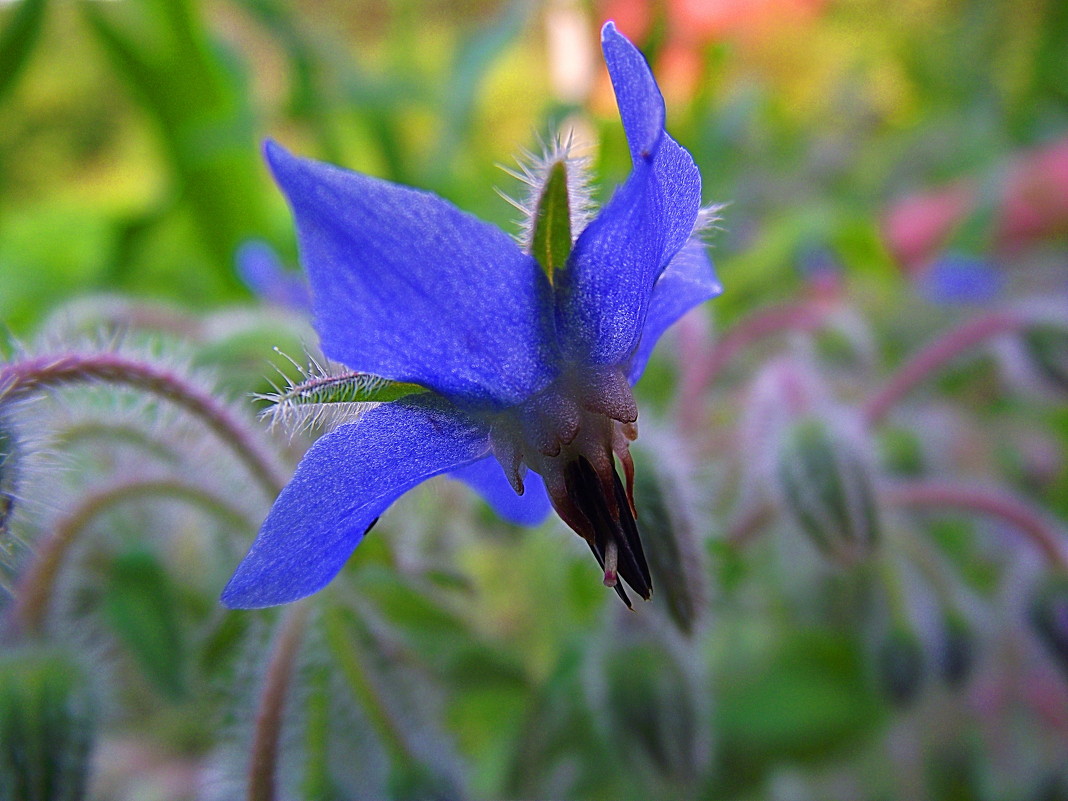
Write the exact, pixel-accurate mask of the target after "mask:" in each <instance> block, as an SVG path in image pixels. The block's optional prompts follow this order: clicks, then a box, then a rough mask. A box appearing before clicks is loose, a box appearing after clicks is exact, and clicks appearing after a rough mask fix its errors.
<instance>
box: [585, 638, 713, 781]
mask: <svg viewBox="0 0 1068 801" xmlns="http://www.w3.org/2000/svg"><path fill="white" fill-rule="evenodd" d="M605 674H606V675H605V679H606V684H607V687H606V695H605V699H604V700H605V702H606V704H607V713H608V714H607V722H608V725H609V727H610V731H611V733H612V735H613V737H615V738H617V739H618V740H619V742H618V743H617V745H618V747H619V749H620V753H622V754H626V755H634V756H638V755H641V758H642V760H643V761H644V762H645V764H646V765H647V766H648V767H649V768H651V769H652V771H653V772H655V774H657V775H658V776H660V777H662V778H665V779H669V780H671V781H672V782H675V783H687V782H691V781H694V780H695V779H696V778H697V776H698V775H699V774H700V772H701V769H702V767H703V764H704V762H705V761H706V759H707V756H708V754H707V750H708V746H707V741H708V734H707V732H705V730H704V728H703V727H704V724H703V722H702V719H701V714H700V711H701V709H702V704H701V703H700V702H699V701H698V699H697V698H696V697H695V687H694V684H693V682H692V681H691V680H690V678H689V677H688V676H687V675H686V673H685V672H684V670H683V669H682V667H681V666H680V665H679V663H678V662H677V661H676V660H675V659H673V658H672V657H671V655H670V653H669V649H666V648H665V647H664V645H663V644H662V643H657V642H654V641H652V640H651V639H650V640H645V639H644V638H643V639H642V640H641V641H638V642H632V643H630V644H628V645H627V646H624V647H620V648H617V649H614V650H613V652H612V653H611V654H610V656H609V657H608V659H607V661H606V663H605ZM628 760H629V757H628Z"/></svg>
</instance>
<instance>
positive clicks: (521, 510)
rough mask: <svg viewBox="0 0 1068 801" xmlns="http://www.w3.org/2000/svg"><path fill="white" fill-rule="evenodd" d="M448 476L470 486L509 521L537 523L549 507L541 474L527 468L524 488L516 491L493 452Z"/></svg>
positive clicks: (522, 523)
mask: <svg viewBox="0 0 1068 801" xmlns="http://www.w3.org/2000/svg"><path fill="white" fill-rule="evenodd" d="M449 477H450V478H457V479H459V480H460V481H463V482H464V483H465V484H467V485H468V486H469V487H471V489H473V490H474V491H475V492H477V493H478V494H479V495H481V496H482V498H483V499H484V500H485V501H486V503H488V504H489V505H490V506H491V507H492V508H493V511H495V512H496V513H497V514H498V515H499V516H500V517H502V518H503V519H505V520H507V521H508V522H509V523H515V524H517V525H520V526H536V525H538V523H540V522H542V521H543V520H544V519H545V517H546V515H548V514H549V510H550V509H551V508H552V507H551V506H550V505H549V496H548V494H547V493H546V492H545V482H544V481H542V479H541V476H539V475H538V474H537V473H531V472H528V473H527V475H526V477H525V478H524V479H523V488H524V492H523V494H522V495H517V494H516V491H515V490H514V489H512V485H511V484H509V483H508V479H507V478H506V477H505V475H504V470H502V469H501V465H500V463H499V462H498V461H497V460H496V459H495V458H494V457H492V456H490V457H487V458H485V459H479V460H478V461H477V462H471V464H469V465H467V466H465V467H461V468H460V469H459V470H453V471H452V472H451V473H450V474H449Z"/></svg>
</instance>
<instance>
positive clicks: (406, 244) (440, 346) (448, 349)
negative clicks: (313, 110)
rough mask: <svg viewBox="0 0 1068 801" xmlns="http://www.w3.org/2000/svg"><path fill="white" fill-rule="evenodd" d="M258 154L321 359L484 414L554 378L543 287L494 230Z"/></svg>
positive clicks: (303, 162) (331, 172)
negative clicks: (284, 202)
mask: <svg viewBox="0 0 1068 801" xmlns="http://www.w3.org/2000/svg"><path fill="white" fill-rule="evenodd" d="M266 152H267V158H268V161H269V162H270V164H271V168H272V170H273V171H274V174H275V177H276V179H277V180H278V183H279V185H280V186H281V187H282V189H283V191H284V192H285V193H286V195H287V196H288V198H289V202H290V204H291V206H292V207H293V214H294V216H295V218H296V222H297V231H298V235H299V239H300V249H301V257H302V261H303V263H304V266H305V269H307V271H308V278H309V280H310V281H311V286H312V297H313V307H314V313H315V327H316V330H317V331H318V332H319V336H320V338H321V340H322V348H323V352H324V353H325V354H326V355H327V356H328V357H330V358H331V359H334V360H335V361H338V362H341V363H343V364H345V365H347V366H348V367H350V368H352V369H353V370H360V371H366V372H369V373H373V374H375V375H380V376H383V377H384V378H391V379H394V380H397V381H410V382H413V383H416V384H420V385H422V386H425V387H428V388H430V389H433V390H435V391H436V392H438V393H439V394H441V395H444V396H446V397H449V398H452V399H455V400H457V401H458V402H465V403H470V404H474V405H488V406H495V407H505V406H510V405H513V404H515V403H518V402H519V401H521V400H523V399H525V398H527V397H529V396H530V395H533V394H534V393H536V392H537V391H539V390H540V389H542V388H543V387H544V386H545V385H546V384H548V383H549V382H550V381H551V380H552V379H553V378H554V377H555V367H554V365H555V361H556V359H555V355H554V353H553V352H552V350H551V346H550V342H551V339H550V336H549V334H548V333H547V331H549V330H551V325H552V320H551V303H550V300H549V298H550V288H549V285H548V280H547V279H546V277H545V274H544V273H543V272H542V270H541V268H540V267H539V266H538V264H537V262H535V261H534V259H533V258H531V257H530V256H528V255H526V254H524V253H523V252H521V251H520V250H519V248H518V247H516V245H515V243H514V242H513V241H512V240H511V239H510V238H509V237H508V236H507V235H506V234H505V233H504V232H503V231H501V230H499V229H497V228H494V227H493V226H492V225H489V224H487V223H484V222H482V221H481V220H478V219H476V218H474V217H472V216H470V215H469V214H465V213H464V212H462V211H460V210H459V209H458V208H456V207H455V206H453V205H452V204H451V203H448V202H447V201H445V200H442V199H441V198H439V197H436V196H434V195H431V194H429V193H426V192H420V191H417V190H415V189H410V188H408V187H402V186H397V185H395V184H391V183H388V182H386V181H380V180H377V179H375V178H370V177H368V176H366V175H360V174H358V173H354V172H349V171H347V170H342V169H339V168H337V167H332V166H330V165H327V164H321V163H319V162H315V161H311V160H307V159H298V158H296V157H294V156H292V155H290V154H289V153H287V152H286V151H285V150H283V149H282V148H281V147H279V146H278V145H276V144H274V143H271V142H268V143H267V147H266Z"/></svg>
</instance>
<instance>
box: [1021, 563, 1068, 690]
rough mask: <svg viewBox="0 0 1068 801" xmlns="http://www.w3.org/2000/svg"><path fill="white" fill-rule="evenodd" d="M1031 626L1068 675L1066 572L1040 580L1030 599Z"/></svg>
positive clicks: (1067, 592)
mask: <svg viewBox="0 0 1068 801" xmlns="http://www.w3.org/2000/svg"><path fill="white" fill-rule="evenodd" d="M1028 611H1029V617H1030V621H1031V628H1032V629H1034V631H1035V634H1037V635H1038V639H1039V640H1041V641H1042V644H1043V645H1044V646H1045V647H1046V650H1047V652H1048V653H1049V654H1050V656H1052V657H1053V659H1054V660H1055V661H1056V662H1057V664H1058V665H1060V666H1061V668H1062V669H1063V670H1064V672H1065V675H1066V676H1068V575H1065V574H1055V575H1052V576H1050V577H1049V578H1047V579H1046V580H1045V581H1044V582H1042V583H1041V584H1040V585H1039V587H1038V589H1037V591H1036V592H1035V594H1034V596H1033V597H1032V599H1031V605H1030V609H1029V610H1028Z"/></svg>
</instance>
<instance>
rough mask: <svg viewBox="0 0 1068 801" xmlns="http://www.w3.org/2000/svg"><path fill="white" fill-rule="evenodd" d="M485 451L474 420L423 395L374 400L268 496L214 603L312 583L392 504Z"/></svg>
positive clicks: (307, 588)
mask: <svg viewBox="0 0 1068 801" xmlns="http://www.w3.org/2000/svg"><path fill="white" fill-rule="evenodd" d="M488 448H489V444H488V433H487V431H486V429H485V427H484V426H482V425H479V424H476V423H474V422H472V421H471V420H470V419H468V418H467V417H466V416H465V415H463V414H462V413H460V412H459V411H458V410H457V409H456V408H455V407H453V406H451V405H450V404H448V403H447V402H446V401H443V400H442V399H441V398H435V397H433V396H430V395H428V394H423V395H418V396H412V397H411V398H405V399H402V400H399V401H396V402H394V403H386V404H383V405H381V406H379V407H377V408H375V409H372V410H371V411H369V412H367V414H366V415H365V416H364V417H363V418H362V419H360V420H359V421H358V422H356V423H353V424H351V425H345V426H342V427H341V428H338V429H337V430H336V431H333V432H331V433H329V434H327V435H326V436H324V437H322V438H321V439H319V440H318V441H317V442H316V443H315V444H314V445H313V446H312V447H311V449H310V450H309V451H308V452H307V454H305V456H304V459H303V460H301V463H300V465H299V466H298V467H297V472H296V474H295V475H294V476H293V480H292V481H290V482H289V484H288V485H287V486H286V488H285V489H284V490H282V493H281V494H280V495H279V496H278V499H277V500H276V501H275V502H274V506H273V507H272V508H271V511H270V513H269V514H268V515H267V520H266V521H264V524H263V528H262V529H260V533H259V536H258V537H256V541H255V542H253V543H252V547H251V548H250V549H249V552H248V554H247V555H246V556H245V558H244V560H243V561H242V562H241V564H240V565H239V566H238V568H237V572H235V573H234V576H233V578H231V579H230V583H229V584H227V585H226V589H224V590H223V594H222V601H223V603H224V604H226V605H227V606H229V607H231V608H234V609H254V608H259V607H263V606H274V605H276V604H283V603H288V602H289V601H295V600H297V599H299V598H303V597H304V596H306V595H310V594H311V593H313V592H316V591H317V590H319V589H322V588H323V587H324V586H325V585H326V584H327V582H329V581H330V580H331V579H332V578H333V577H334V576H335V575H336V574H337V572H338V571H339V570H341V568H342V566H343V565H344V564H345V561H346V560H347V559H348V557H349V555H350V554H351V553H352V549H353V548H355V547H356V545H357V544H358V543H359V541H360V540H361V539H362V537H363V535H364V533H365V532H366V531H367V528H368V527H369V526H370V525H371V524H372V523H373V522H374V521H375V520H376V519H377V518H378V516H379V515H381V514H382V513H383V512H384V511H385V510H386V509H387V508H388V507H389V506H390V504H392V503H393V501H394V500H396V499H397V498H398V497H399V496H401V495H402V494H404V493H405V492H407V491H408V490H409V489H411V488H412V487H414V486H415V485H416V484H419V483H420V482H422V481H424V480H425V479H428V478H430V477H431V476H435V475H438V474H439V473H444V472H446V471H448V470H455V469H456V468H457V467H460V466H462V465H464V464H467V463H468V462H471V461H474V460H475V459H479V458H481V457H482V456H484V455H485V454H486V452H487V450H488Z"/></svg>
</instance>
